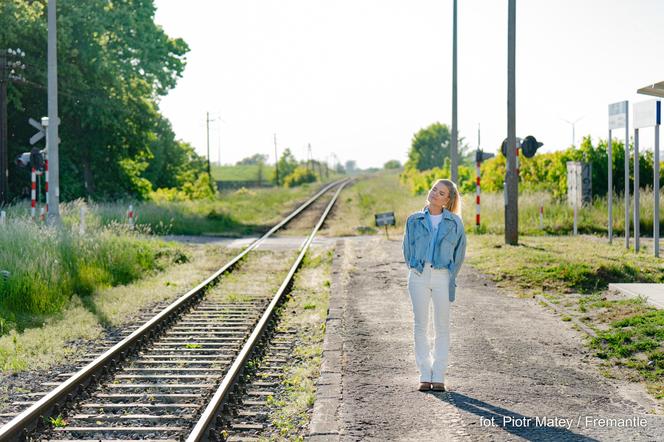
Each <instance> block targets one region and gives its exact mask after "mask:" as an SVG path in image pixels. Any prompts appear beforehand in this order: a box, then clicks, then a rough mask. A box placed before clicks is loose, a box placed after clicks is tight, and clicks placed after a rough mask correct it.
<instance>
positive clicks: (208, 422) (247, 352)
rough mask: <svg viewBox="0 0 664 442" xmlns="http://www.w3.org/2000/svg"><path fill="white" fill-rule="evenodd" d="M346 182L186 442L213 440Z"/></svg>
mask: <svg viewBox="0 0 664 442" xmlns="http://www.w3.org/2000/svg"><path fill="white" fill-rule="evenodd" d="M349 182H350V180H347V181H345V182H344V183H342V184H341V185H340V186H339V188H338V189H337V191H336V193H335V194H334V197H333V198H332V200H331V201H330V203H329V204H328V205H327V208H326V209H325V212H323V215H322V216H321V218H320V220H319V221H318V223H317V224H316V226H315V227H314V229H313V230H312V232H311V234H310V235H309V237H308V238H307V240H306V242H305V243H304V245H303V246H302V247H301V249H300V250H301V251H300V254H299V255H298V257H297V259H296V260H295V263H294V264H293V266H292V267H291V269H290V271H289V272H288V275H287V276H286V278H285V279H284V282H283V283H282V284H281V286H280V287H279V290H278V291H277V293H276V294H275V295H274V297H273V298H272V301H271V302H270V304H269V305H268V307H267V309H266V310H265V312H264V313H263V316H262V317H261V319H260V321H259V322H258V324H257V325H256V327H255V328H254V331H253V332H252V333H251V335H250V336H249V338H248V339H247V341H246V342H245V344H244V346H243V347H242V350H240V353H239V354H238V355H237V357H236V358H235V361H233V364H232V365H231V367H230V369H229V370H228V372H226V374H225V375H224V378H223V379H222V381H221V384H220V385H219V388H218V389H217V391H216V392H215V393H214V395H213V396H212V398H211V399H210V402H209V404H208V406H207V407H206V408H205V411H203V413H202V415H201V417H200V418H199V420H198V422H197V423H196V425H195V426H194V428H193V429H192V431H191V433H190V434H189V436H188V437H187V442H198V441H202V440H214V438H213V437H211V435H210V432H211V431H213V426H214V425H215V423H216V422H215V421H216V417H217V414H218V413H219V411H220V409H221V408H222V405H223V403H224V401H225V400H226V397H227V396H228V394H229V393H230V392H231V391H232V389H233V386H234V385H235V383H236V381H237V379H238V378H239V376H240V375H241V374H242V370H243V368H244V366H245V365H246V363H247V361H248V360H249V358H250V357H251V353H252V351H253V349H254V347H255V346H256V345H257V344H258V342H259V340H260V338H261V336H262V335H263V333H264V332H265V329H266V328H267V326H268V323H269V321H270V319H271V317H272V315H273V314H274V311H275V309H276V307H277V305H278V304H279V302H280V301H281V298H282V297H283V295H284V293H286V291H287V289H288V287H289V285H290V284H291V282H292V280H293V277H294V276H295V272H297V270H298V269H299V267H300V265H301V264H302V260H303V259H304V255H305V254H306V253H307V251H308V250H309V246H310V245H311V242H312V241H313V239H314V237H315V236H316V233H317V232H318V230H319V229H320V227H321V226H322V225H323V223H324V222H325V219H326V218H327V215H328V214H329V213H330V210H332V207H333V206H334V203H335V202H336V200H337V198H338V197H339V194H340V193H341V191H342V190H343V188H344V187H345V186H346V184H348V183H349Z"/></svg>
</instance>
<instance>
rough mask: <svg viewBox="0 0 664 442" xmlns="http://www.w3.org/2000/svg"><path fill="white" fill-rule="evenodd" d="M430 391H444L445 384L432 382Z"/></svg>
mask: <svg viewBox="0 0 664 442" xmlns="http://www.w3.org/2000/svg"><path fill="white" fill-rule="evenodd" d="M431 389H432V390H433V391H446V390H445V384H444V383H443V382H432V383H431Z"/></svg>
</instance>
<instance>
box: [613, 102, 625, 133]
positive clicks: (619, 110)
mask: <svg viewBox="0 0 664 442" xmlns="http://www.w3.org/2000/svg"><path fill="white" fill-rule="evenodd" d="M626 125H627V101H619V102H617V103H612V104H609V129H611V130H613V129H620V128H621V127H625V126H626Z"/></svg>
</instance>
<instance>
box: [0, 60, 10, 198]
mask: <svg viewBox="0 0 664 442" xmlns="http://www.w3.org/2000/svg"><path fill="white" fill-rule="evenodd" d="M8 71H9V69H8V66H7V51H5V50H0V206H2V205H5V204H7V203H8V202H9V152H8V151H9V146H8V145H7V144H8V143H7V81H8V80H9V75H8V74H9V72H8Z"/></svg>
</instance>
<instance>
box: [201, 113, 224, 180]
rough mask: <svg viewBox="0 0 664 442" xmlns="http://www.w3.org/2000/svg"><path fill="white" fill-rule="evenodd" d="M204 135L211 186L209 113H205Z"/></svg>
mask: <svg viewBox="0 0 664 442" xmlns="http://www.w3.org/2000/svg"><path fill="white" fill-rule="evenodd" d="M205 135H206V137H207V173H208V178H210V184H212V173H210V112H205ZM220 161H221V159H220Z"/></svg>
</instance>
